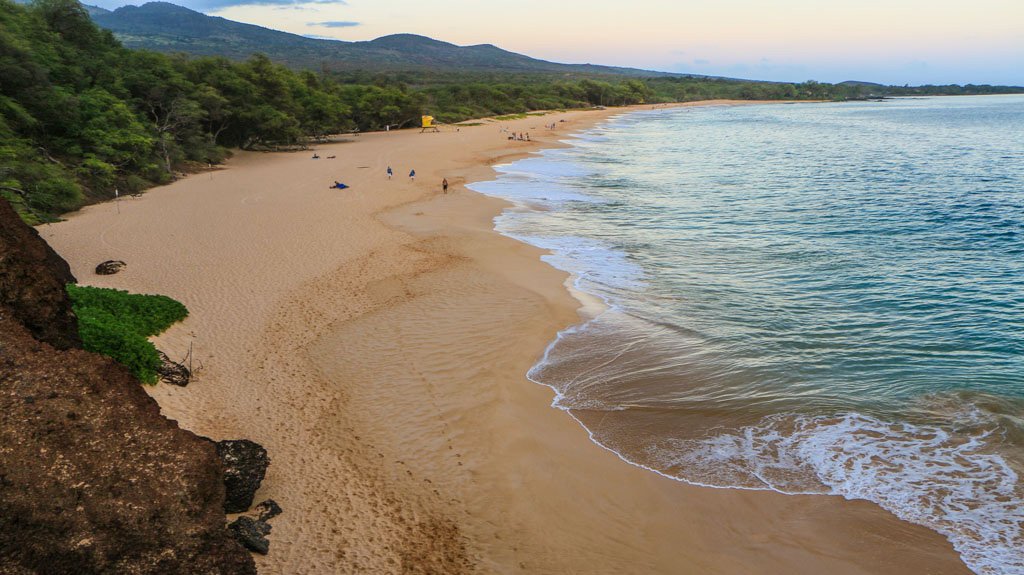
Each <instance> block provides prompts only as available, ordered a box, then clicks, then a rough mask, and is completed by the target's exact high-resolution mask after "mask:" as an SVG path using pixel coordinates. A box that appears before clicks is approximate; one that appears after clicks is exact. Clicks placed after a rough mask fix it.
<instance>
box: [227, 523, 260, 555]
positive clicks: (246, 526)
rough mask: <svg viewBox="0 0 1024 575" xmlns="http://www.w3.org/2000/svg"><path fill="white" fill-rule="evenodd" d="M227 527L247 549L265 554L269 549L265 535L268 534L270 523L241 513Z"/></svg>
mask: <svg viewBox="0 0 1024 575" xmlns="http://www.w3.org/2000/svg"><path fill="white" fill-rule="evenodd" d="M228 529H230V530H231V533H232V534H234V536H235V539H236V540H237V541H238V542H239V543H241V544H242V545H243V546H245V548H246V549H248V550H249V551H254V552H256V553H259V554H260V555H266V554H267V552H269V551H270V541H267V537H266V536H267V535H269V534H270V524H268V523H266V522H265V521H262V520H259V519H253V518H252V517H247V516H245V515H243V516H241V517H239V518H238V519H235V520H234V521H233V522H232V523H231V525H228Z"/></svg>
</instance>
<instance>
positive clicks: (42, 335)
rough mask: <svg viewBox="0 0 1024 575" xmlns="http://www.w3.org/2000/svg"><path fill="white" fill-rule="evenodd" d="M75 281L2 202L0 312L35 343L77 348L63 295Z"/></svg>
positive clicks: (75, 326) (75, 324)
mask: <svg viewBox="0 0 1024 575" xmlns="http://www.w3.org/2000/svg"><path fill="white" fill-rule="evenodd" d="M74 281H75V276H73V275H71V268H70V267H68V263H67V262H65V261H64V260H63V259H61V257H60V256H58V255H57V253H56V252H54V251H53V249H52V248H50V246H49V245H47V243H46V242H44V241H43V240H42V238H40V237H39V233H38V232H36V231H35V230H34V229H32V228H31V227H29V226H27V225H25V223H24V222H22V221H21V218H20V217H18V214H17V213H16V212H15V211H14V208H12V207H11V205H10V204H9V203H7V201H6V200H3V199H0V308H7V311H8V313H9V314H11V315H12V316H14V318H15V319H17V320H18V321H19V322H20V323H21V324H22V325H24V326H25V327H26V328H28V331H29V332H30V333H31V334H32V336H33V337H35V338H36V339H38V340H39V341H45V342H46V343H48V344H50V345H52V346H53V347H55V348H57V349H69V348H72V347H81V346H82V340H81V339H80V338H79V337H78V320H77V319H76V318H75V314H74V312H72V311H71V301H70V300H69V299H68V297H67V294H66V293H65V292H64V286H65V285H66V284H68V283H71V282H74Z"/></svg>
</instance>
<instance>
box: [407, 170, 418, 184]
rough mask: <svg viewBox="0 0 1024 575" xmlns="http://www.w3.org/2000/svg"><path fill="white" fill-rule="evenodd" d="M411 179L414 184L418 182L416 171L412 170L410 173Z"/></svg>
mask: <svg viewBox="0 0 1024 575" xmlns="http://www.w3.org/2000/svg"><path fill="white" fill-rule="evenodd" d="M409 179H410V180H412V181H414V182H415V181H416V170H410V171H409Z"/></svg>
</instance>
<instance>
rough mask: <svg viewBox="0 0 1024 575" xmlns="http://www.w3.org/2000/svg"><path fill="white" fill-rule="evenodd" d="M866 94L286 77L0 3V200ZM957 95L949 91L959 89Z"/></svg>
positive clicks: (526, 80)
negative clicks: (460, 139)
mask: <svg viewBox="0 0 1024 575" xmlns="http://www.w3.org/2000/svg"><path fill="white" fill-rule="evenodd" d="M879 88H882V87H878V86H875V85H862V84H848V85H847V84H838V85H831V84H820V83H817V82H804V83H801V84H789V83H770V82H746V81H737V80H728V79H713V78H704V77H664V76H662V77H652V78H630V77H622V76H600V75H595V76H594V77H589V78H568V79H567V78H563V77H560V76H556V75H551V74H548V75H545V74H540V73H530V74H508V73H482V72H481V73H455V72H443V73H437V74H433V75H432V74H425V73H424V72H423V71H422V70H421V71H417V72H415V73H412V72H410V73H402V72H393V71H392V72H387V73H384V72H379V73H373V72H347V73H341V72H334V73H332V72H313V71H309V70H303V71H293V70H290V69H287V68H285V67H282V66H280V65H277V64H275V63H273V62H271V61H270V59H269V58H268V57H266V56H264V55H260V54H256V55H254V56H252V57H251V58H250V59H249V60H247V61H244V62H233V61H230V60H227V59H225V58H220V57H191V58H190V57H186V56H184V55H166V54H159V53H155V52H149V51H144V50H130V49H127V48H125V47H123V46H122V45H121V44H120V43H119V42H118V41H117V40H116V39H115V38H114V36H113V35H112V34H111V33H110V32H109V31H106V30H102V29H100V28H98V27H97V26H96V25H95V24H94V23H93V21H92V20H91V19H90V17H89V14H88V13H87V12H86V9H85V8H84V7H83V6H82V5H81V4H79V3H78V2H77V1H75V0H35V2H33V3H32V4H30V5H27V6H23V5H18V4H14V3H13V2H11V0H0V194H2V195H3V196H4V197H6V198H8V199H9V200H11V201H12V203H14V205H15V206H16V207H17V209H18V210H19V212H20V213H21V214H22V215H23V217H25V218H26V220H28V221H30V222H42V221H48V220H51V219H53V218H55V217H56V216H58V215H59V214H61V213H63V212H67V211H69V210H73V209H76V208H78V207H80V206H81V205H83V204H85V203H88V202H90V201H96V200H100V199H104V198H109V197H112V196H113V194H114V190H115V189H117V190H119V191H120V192H121V193H135V192H138V191H141V190H143V189H145V188H147V187H150V186H153V185H157V184H162V183H166V182H168V181H170V180H171V179H173V178H174V174H175V173H179V172H181V171H188V170H189V168H190V167H196V166H205V165H207V164H209V163H218V162H220V161H222V160H223V159H224V158H225V157H226V156H227V155H228V154H229V150H230V149H232V148H242V149H276V148H279V147H294V146H299V145H302V144H303V143H305V142H308V141H310V140H311V139H316V138H323V137H324V136H326V135H328V134H338V133H342V132H349V131H354V130H361V131H366V130H375V129H383V127H384V126H386V125H390V126H392V127H412V126H414V125H415V122H416V121H417V120H418V118H419V116H420V115H421V114H423V113H429V114H432V115H434V116H435V117H437V118H438V120H440V121H442V122H458V121H462V120H466V119H469V118H479V117H485V116H492V115H501V114H513V113H522V112H527V111H531V110H543V109H564V108H581V107H589V106H598V105H605V106H619V105H628V104H637V103H659V102H675V101H689V100H702V99H709V98H736V99H848V98H858V97H864V96H866V95H869V94H876V93H878V91H879ZM957 88H959V87H957ZM908 89H909V88H908Z"/></svg>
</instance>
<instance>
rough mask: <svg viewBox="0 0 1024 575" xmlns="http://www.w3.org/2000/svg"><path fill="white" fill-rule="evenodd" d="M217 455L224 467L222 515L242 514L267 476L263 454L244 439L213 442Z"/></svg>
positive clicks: (263, 451)
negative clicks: (223, 513)
mask: <svg viewBox="0 0 1024 575" xmlns="http://www.w3.org/2000/svg"><path fill="white" fill-rule="evenodd" d="M216 445H217V455H219V456H220V458H221V461H222V462H223V463H224V486H225V487H226V489H227V492H226V495H225V497H224V511H226V512H227V513H244V512H245V511H248V510H249V507H250V506H252V500H253V497H255V496H256V490H257V489H259V488H260V483H262V482H263V477H264V476H265V475H266V474H267V466H269V465H270V458H269V457H267V450H266V449H263V447H262V446H261V445H259V444H258V443H254V442H252V441H249V440H248V439H232V440H226V441H218V442H217V444H216Z"/></svg>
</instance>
